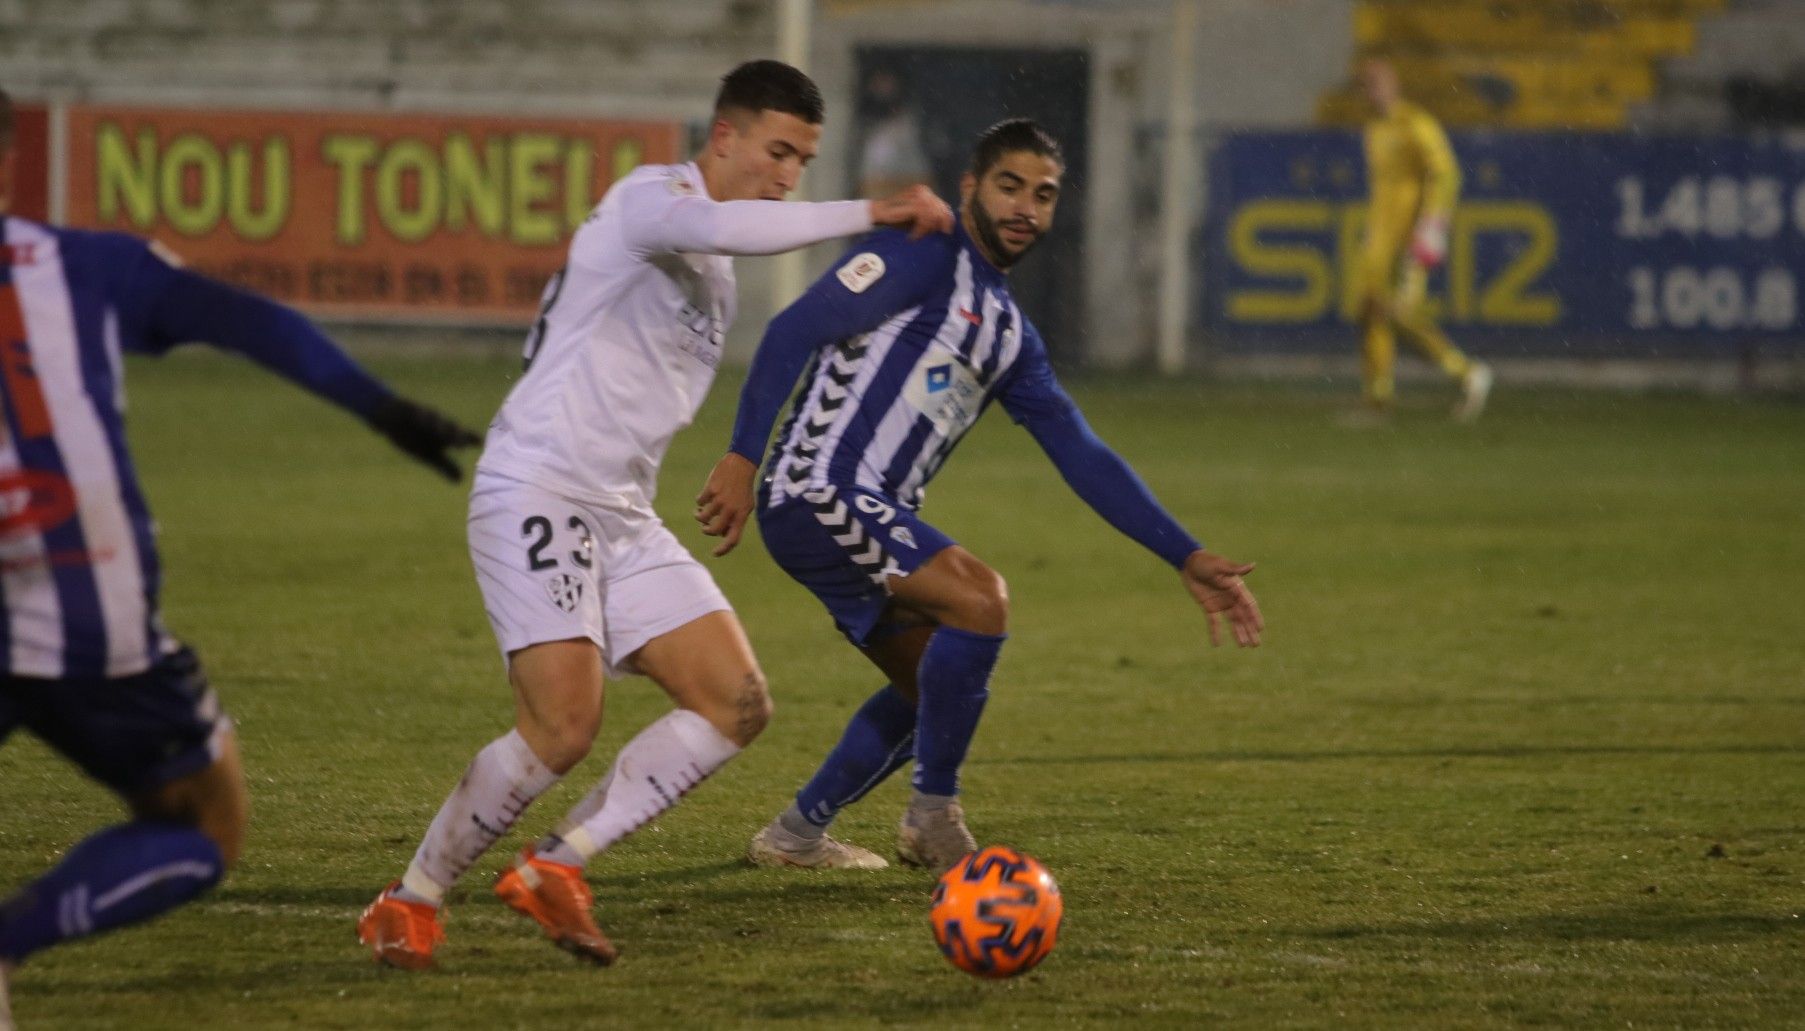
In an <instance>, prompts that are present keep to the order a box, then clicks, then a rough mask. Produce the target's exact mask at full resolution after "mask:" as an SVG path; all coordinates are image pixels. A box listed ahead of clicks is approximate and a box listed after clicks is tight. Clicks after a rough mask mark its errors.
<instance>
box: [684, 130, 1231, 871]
mask: <svg viewBox="0 0 1805 1031" xmlns="http://www.w3.org/2000/svg"><path fill="white" fill-rule="evenodd" d="M1064 170H1065V168H1064V157H1063V155H1062V152H1061V150H1060V147H1059V144H1058V143H1057V141H1055V140H1054V139H1053V138H1052V137H1051V136H1049V135H1048V134H1047V133H1046V132H1045V131H1044V130H1043V129H1041V128H1040V127H1039V126H1038V125H1036V124H1034V123H1033V122H1030V121H1027V120H1025V119H1016V120H1011V121H1006V122H1002V123H999V124H997V125H995V126H993V127H991V128H990V129H989V130H987V131H986V132H985V133H984V135H983V136H982V137H980V139H979V141H978V145H977V147H976V149H975V151H974V153H973V156H972V162H971V166H970V171H969V172H967V174H966V175H965V177H964V179H963V181H962V182H961V185H960V195H961V208H960V219H959V221H958V224H957V227H956V231H955V232H954V234H953V235H952V236H951V237H930V238H927V239H923V240H908V239H905V238H904V237H903V236H902V235H901V234H899V233H877V234H873V235H872V236H871V237H868V238H867V239H865V240H863V241H861V242H860V243H859V244H857V245H856V246H855V247H854V248H853V251H852V252H851V253H850V254H849V255H848V256H847V257H846V258H844V259H843V260H842V261H841V263H840V264H839V265H838V266H837V267H836V268H835V269H834V270H833V271H832V272H830V273H828V274H827V275H825V276H823V277H822V278H821V279H820V280H819V281H817V282H816V283H815V285H814V286H813V287H811V288H810V289H809V291H808V292H807V293H806V294H804V295H803V297H802V298H801V299H800V300H798V301H797V302H796V303H795V304H793V305H791V306H790V307H789V308H787V309H785V310H784V311H783V312H782V313H781V314H779V315H778V316H777V318H775V319H774V320H772V322H771V325H770V327H769V328H768V329H767V330H766V332H765V336H764V339H763V341H762V342H761V343H760V345H759V349H758V353H757V355H756V357H755V358H754V360H753V365H752V369H751V371H750V372H749V374H748V377H747V381H746V386H745V389H744V391H743V392H742V394H741V397H740V408H739V416H738V419H737V421H736V423H735V425H734V434H733V440H732V443H731V446H730V451H729V453H728V454H727V455H726V456H725V457H723V458H722V459H721V461H720V462H719V463H717V464H716V466H715V468H714V471H713V472H712V473H711V474H710V476H709V478H708V481H707V483H706V484H705V486H704V488H703V491H702V494H701V496H700V497H699V498H698V499H697V511H696V518H697V520H698V521H699V522H701V523H702V526H703V531H704V532H705V533H707V534H709V535H711V536H719V537H722V538H723V541H722V544H721V546H720V547H719V548H717V549H716V553H717V554H722V553H725V552H726V551H727V550H729V549H731V548H732V547H733V546H734V544H735V543H736V542H737V541H738V539H739V536H740V533H741V529H742V527H743V526H744V524H745V521H746V519H747V517H748V515H750V514H751V513H752V512H753V511H754V510H755V509H756V511H757V514H758V519H759V526H760V530H761V536H762V537H763V540H764V543H765V547H766V549H767V550H769V551H770V553H771V556H772V558H774V559H775V560H776V561H777V564H778V565H779V566H782V567H783V569H784V571H785V572H787V573H789V574H790V575H791V576H792V577H793V578H795V579H796V580H797V581H798V582H800V583H801V584H802V585H803V586H805V587H807V588H808V589H809V590H810V591H812V592H813V593H814V594H815V596H816V597H817V598H819V599H820V600H821V602H822V603H823V604H824V605H825V606H826V607H827V609H828V611H829V612H830V613H831V614H832V616H833V619H834V621H835V623H836V624H837V625H838V627H839V629H840V631H841V632H842V633H843V634H844V635H845V636H846V638H847V639H848V640H849V641H851V642H852V644H853V645H854V646H855V647H857V648H858V649H859V650H860V652H861V653H862V654H863V655H864V656H865V657H866V658H867V659H868V660H869V661H870V662H871V663H872V664H873V665H875V666H876V667H877V668H878V669H879V670H880V671H881V672H882V673H883V674H884V675H885V676H886V677H887V678H888V680H889V683H888V684H886V685H885V686H884V687H882V688H880V689H879V690H878V691H877V692H876V693H875V694H873V695H872V696H871V697H870V698H869V699H867V700H866V702H865V703H864V704H863V705H862V706H861V707H860V708H859V710H858V711H857V713H855V714H854V716H853V718H852V721H851V723H850V724H849V725H848V726H847V728H846V731H845V733H844V734H843V735H842V737H841V739H840V742H839V744H837V745H836V746H835V747H834V749H833V751H832V752H831V753H830V754H829V755H828V757H827V760H826V762H825V763H823V764H822V766H821V768H820V769H819V771H817V773H816V774H815V776H814V778H813V779H811V780H810V781H809V782H808V784H806V785H804V786H803V788H802V790H801V791H800V792H798V793H797V795H796V800H795V803H794V804H793V805H791V806H790V808H789V809H787V810H786V811H784V812H783V813H782V814H781V815H779V816H778V818H777V819H776V820H774V821H773V822H772V823H771V824H770V825H768V826H767V827H765V828H764V829H763V830H762V831H760V832H759V833H758V835H757V836H756V837H755V838H754V839H753V841H752V844H751V846H750V847H749V849H748V853H747V854H748V858H750V859H751V860H752V861H753V862H755V863H760V864H765V865H778V866H797V867H813V868H822V867H856V868H871V867H874V866H881V865H883V863H882V861H881V860H879V859H878V858H877V857H876V856H875V855H874V854H873V853H871V852H869V851H866V850H864V849H859V848H855V847H853V846H851V845H847V844H844V843H841V842H836V841H833V840H832V839H831V838H829V837H828V836H827V828H828V826H829V825H830V824H831V823H832V821H833V819H834V817H835V815H836V814H837V813H838V812H839V811H840V810H841V809H843V808H845V807H846V806H847V805H850V804H851V803H853V802H855V801H857V800H858V799H859V798H861V797H863V796H864V795H865V793H866V792H868V791H869V790H870V789H871V788H872V787H873V786H875V785H876V784H878V783H879V782H881V781H882V780H883V779H884V778H885V777H887V776H889V774H891V773H892V772H894V771H895V770H897V769H899V768H901V766H902V765H903V764H905V763H906V762H908V761H909V760H910V759H911V758H913V759H914V761H915V771H914V788H915V790H914V793H913V795H912V796H911V798H910V801H909V805H908V808H907V810H906V811H905V812H904V814H903V818H902V822H901V824H900V826H899V827H898V832H897V854H898V855H899V856H900V857H901V858H902V859H903V861H905V862H908V863H911V864H915V865H920V866H926V867H930V868H933V869H937V870H943V869H945V868H947V867H949V866H951V865H952V864H953V863H954V862H956V861H957V860H958V859H959V858H960V857H961V856H963V855H964V854H965V853H967V852H969V851H971V850H972V848H973V846H974V839H973V837H972V834H971V832H970V831H968V830H967V829H966V826H965V819H964V810H963V807H962V805H961V803H960V801H959V773H960V769H961V767H962V766H963V765H964V762H965V757H966V754H967V751H968V750H969V748H970V746H971V742H972V739H973V736H974V735H975V733H976V731H977V727H978V722H979V720H980V718H981V717H982V715H983V712H984V706H985V703H986V701H987V700H988V698H989V694H990V687H989V685H990V678H991V672H992V670H993V669H994V668H995V666H996V663H997V659H998V657H999V656H1000V655H1001V652H1002V647H1003V643H1004V640H1005V637H1006V634H1007V630H1008V619H1009V597H1008V591H1007V589H1006V587H1005V586H1004V583H1003V578H1002V577H1001V576H1000V575H998V574H997V572H996V571H995V570H993V569H991V568H990V567H989V566H988V565H986V564H985V563H984V562H983V561H981V560H980V559H979V558H978V557H977V556H975V555H973V554H972V553H971V552H969V551H967V550H965V549H964V548H961V547H959V546H958V545H957V544H955V543H954V542H953V541H952V539H951V538H949V537H948V536H947V535H946V534H944V533H942V532H941V531H940V530H939V529H937V528H935V527H934V526H932V525H930V524H929V523H927V522H926V521H924V520H922V519H921V518H920V517H919V516H918V515H917V512H918V510H919V508H920V505H921V498H922V490H923V488H924V487H925V486H926V484H927V483H928V481H929V480H931V479H932V478H933V477H934V475H935V474H936V473H937V472H938V471H939V470H940V468H941V466H942V465H943V464H944V463H945V462H946V460H947V458H948V457H949V456H950V455H951V454H952V452H953V449H954V448H955V447H956V446H957V445H958V443H959V441H960V440H961V439H962V438H963V437H964V436H965V434H966V432H967V431H968V430H970V429H971V427H972V425H973V424H974V423H975V422H976V421H977V419H978V417H979V415H981V414H982V413H983V411H984V409H985V408H986V407H987V406H988V405H989V404H990V402H991V401H993V400H994V401H997V402H998V403H1000V404H1001V405H1002V406H1003V408H1004V409H1005V410H1006V411H1007V412H1008V413H1009V415H1010V416H1011V417H1012V418H1014V419H1015V421H1016V422H1018V423H1020V424H1022V425H1023V426H1024V427H1026V428H1027V430H1028V431H1029V433H1031V434H1032V435H1033V437H1034V439H1035V442H1036V443H1038V444H1039V445H1040V447H1041V449H1042V450H1043V451H1045V452H1046V454H1047V456H1048V458H1050V459H1051V460H1052V462H1053V464H1054V466H1055V467H1056V468H1058V470H1059V471H1060V474H1061V475H1062V476H1063V477H1064V478H1065V480H1066V482H1067V483H1068V484H1069V485H1070V486H1071V487H1072V489H1073V490H1074V491H1075V492H1076V493H1077V494H1078V496H1079V497H1080V498H1082V499H1083V500H1084V501H1085V502H1086V503H1087V504H1089V505H1090V506H1091V507H1092V508H1093V509H1094V510H1095V511H1096V512H1097V513H1098V514H1100V515H1102V516H1103V518H1104V519H1106V520H1107V521H1108V522H1109V523H1110V525H1112V526H1114V527H1115V528H1116V529H1117V530H1118V531H1120V532H1122V533H1123V534H1125V535H1126V536H1128V537H1129V538H1130V539H1132V540H1134V541H1136V542H1137V543H1139V544H1141V545H1142V546H1143V547H1145V548H1147V549H1148V550H1149V551H1151V552H1153V553H1154V554H1155V555H1157V556H1159V557H1160V558H1162V559H1163V560H1165V561H1166V562H1167V563H1168V564H1169V565H1170V566H1172V567H1173V568H1174V569H1176V570H1178V572H1179V577H1180V581H1181V583H1182V584H1183V585H1184V587H1185V588H1186V590H1187V591H1188V592H1189V593H1190V595H1191V596H1192V598H1193V600H1195V601H1196V602H1197V603H1198V604H1199V605H1201V606H1202V608H1203V609H1204V612H1205V614H1206V620H1207V622H1208V624H1209V630H1210V637H1211V640H1212V641H1214V640H1215V639H1216V637H1217V634H1218V617H1223V618H1224V619H1225V620H1226V622H1227V624H1228V626H1229V629H1230V630H1231V632H1232V633H1233V634H1234V637H1235V640H1236V642H1237V643H1239V644H1241V645H1244V646H1251V645H1255V644H1257V643H1259V639H1260V632H1261V628H1262V626H1263V624H1262V621H1261V618H1260V612H1259V607H1258V606H1257V605H1256V604H1255V602H1254V599H1253V595H1252V594H1251V593H1250V592H1249V591H1248V590H1247V587H1246V585H1245V584H1244V583H1243V582H1242V577H1243V576H1245V575H1246V574H1247V573H1249V572H1251V571H1252V569H1253V566H1251V565H1242V564H1240V563H1236V562H1231V561H1229V560H1228V559H1225V558H1222V557H1221V556H1218V555H1214V554H1211V553H1210V552H1208V551H1205V550H1203V548H1202V547H1201V546H1200V545H1199V544H1198V543H1197V542H1196V541H1195V540H1194V539H1193V538H1192V537H1191V535H1190V534H1189V533H1187V532H1186V531H1185V529H1184V528H1183V527H1182V526H1180V525H1179V524H1178V523H1177V521H1176V520H1174V519H1173V518H1172V517H1171V516H1170V515H1169V514H1167V512H1166V511H1165V510H1164V509H1163V508H1162V507H1161V506H1160V504H1159V502H1158V501H1157V500H1155V499H1154V497H1153V495H1152V494H1151V492H1149V491H1148V489H1147V487H1146V485H1145V484H1144V483H1142V482H1141V480H1140V477H1139V476H1137V475H1136V474H1135V472H1134V470H1133V469H1132V468H1130V467H1129V466H1128V464H1127V463H1126V462H1125V461H1123V460H1122V458H1121V457H1120V456H1119V455H1117V454H1116V453H1115V452H1114V451H1112V450H1111V449H1110V448H1109V447H1108V445H1106V444H1104V443H1103V442H1102V441H1101V440H1099V439H1098V438H1097V436H1096V435H1095V434H1094V433H1092V432H1091V429H1090V427H1089V425H1088V424H1087V423H1086V422H1085V419H1084V416H1083V414H1082V413H1081V412H1080V411H1079V410H1078V407H1077V405H1076V404H1074V403H1073V402H1072V399H1071V398H1070V397H1069V396H1068V395H1067V394H1066V393H1065V391H1064V389H1063V388H1061V387H1060V385H1059V383H1058V380H1057V379H1056V378H1055V377H1054V375H1053V370H1052V366H1051V364H1050V363H1049V361H1048V359H1047V352H1046V346H1045V344H1043V343H1042V341H1041V339H1040V334H1039V333H1038V332H1037V331H1036V330H1035V328H1034V326H1033V324H1032V323H1030V322H1029V321H1028V320H1027V319H1026V318H1025V317H1024V316H1023V315H1022V312H1021V309H1020V308H1019V307H1017V306H1016V304H1015V301H1014V299H1013V298H1012V297H1011V296H1010V292H1009V284H1008V272H1009V270H1010V269H1011V268H1012V267H1013V266H1014V265H1015V263H1016V262H1017V261H1019V260H1020V259H1021V258H1022V257H1023V256H1025V255H1026V254H1027V252H1028V251H1029V250H1031V249H1032V248H1033V246H1034V245H1035V243H1036V242H1038V241H1039V239H1040V237H1041V235H1042V234H1044V233H1045V232H1047V231H1048V230H1049V229H1050V228H1051V227H1052V221H1053V211H1054V208H1055V206H1056V203H1057V201H1058V198H1059V190H1060V186H1061V183H1062V180H1063V176H1064ZM811 362H812V363H813V369H814V372H813V374H812V377H811V378H810V379H809V380H807V381H806V382H805V383H804V385H803V389H802V390H801V392H800V393H798V394H797V400H796V402H795V405H794V407H793V409H792V411H791V416H790V419H789V421H788V422H787V423H786V424H785V426H784V428H783V430H782V431H780V432H779V434H778V437H777V441H776V443H775V444H773V445H772V448H771V456H770V460H769V463H768V464H767V466H766V476H765V479H764V484H763V489H762V491H760V492H759V496H758V497H756V498H755V496H754V489H753V484H754V479H755V478H756V475H757V472H758V466H757V464H756V463H757V458H758V456H759V455H760V454H761V453H762V452H763V451H764V448H765V443H766V441H767V439H768V438H769V437H770V435H771V428H772V425H773V424H774V422H775V421H776V417H777V412H778V409H779V408H780V407H781V406H782V405H783V403H784V401H785V399H786V398H788V397H789V396H790V394H791V388H792V387H793V386H794V385H795V383H796V379H797V377H798V376H799V374H800V373H801V372H802V370H803V368H804V367H805V366H808V365H809V364H810V363H811Z"/></svg>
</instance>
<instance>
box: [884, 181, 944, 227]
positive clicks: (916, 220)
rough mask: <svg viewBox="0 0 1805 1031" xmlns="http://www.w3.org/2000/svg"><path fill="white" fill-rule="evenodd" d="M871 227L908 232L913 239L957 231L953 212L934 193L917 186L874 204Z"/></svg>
mask: <svg viewBox="0 0 1805 1031" xmlns="http://www.w3.org/2000/svg"><path fill="white" fill-rule="evenodd" d="M871 224H872V225H877V226H890V227H892V228H895V229H907V230H908V231H909V239H911V240H919V239H921V238H922V237H924V236H926V235H928V234H929V233H950V232H952V231H953V209H952V208H949V207H947V206H946V201H943V200H941V199H940V197H939V196H938V195H937V194H935V193H934V191H933V190H930V189H928V188H927V187H925V186H922V185H920V184H917V185H915V186H911V187H909V188H908V189H906V190H903V191H902V192H901V193H893V194H891V195H890V196H888V197H885V198H884V199H883V200H874V201H872V202H871Z"/></svg>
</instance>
